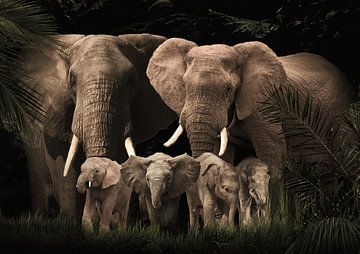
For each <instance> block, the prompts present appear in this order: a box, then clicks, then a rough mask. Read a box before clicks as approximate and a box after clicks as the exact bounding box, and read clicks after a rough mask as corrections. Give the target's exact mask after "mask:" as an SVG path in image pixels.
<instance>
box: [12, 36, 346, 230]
mask: <svg viewBox="0 0 360 254" xmlns="http://www.w3.org/2000/svg"><path fill="white" fill-rule="evenodd" d="M56 41H57V45H56V46H53V47H50V46H49V47H46V48H41V49H30V48H28V49H23V50H22V52H21V53H20V55H19V60H20V62H21V63H22V64H21V66H20V67H19V68H21V70H22V73H23V74H22V75H19V76H18V78H19V82H21V83H22V84H23V85H25V86H26V87H28V88H29V89H31V90H32V91H35V96H37V99H38V101H39V103H40V104H41V105H42V107H43V110H44V112H45V114H46V116H47V121H46V123H45V124H40V123H39V122H38V121H37V119H35V118H33V117H31V116H30V115H29V116H28V117H27V124H28V129H29V132H30V133H31V138H30V139H29V140H28V141H27V145H26V148H25V151H26V155H27V160H28V169H29V177H30V187H31V197H32V208H33V210H38V211H42V212H46V211H47V210H48V208H49V200H50V199H51V198H55V200H56V203H57V204H58V206H59V209H60V213H61V214H64V215H69V216H74V215H76V214H78V213H79V211H81V210H83V217H82V221H83V225H84V227H86V228H92V224H93V219H94V214H95V211H97V213H99V214H100V231H101V232H106V231H108V230H109V229H110V224H111V222H114V223H115V222H116V223H117V224H120V225H122V226H123V227H125V226H126V223H127V220H126V218H127V213H128V207H129V202H130V196H131V193H132V192H133V191H134V192H136V193H138V194H139V200H140V207H145V208H146V210H147V212H148V215H149V219H150V221H151V223H153V224H162V225H168V224H171V223H175V221H176V217H177V213H178V206H179V197H180V195H181V193H184V192H186V196H187V202H188V206H189V218H190V222H189V224H190V227H197V225H199V217H201V218H202V220H203V221H204V223H205V224H207V223H212V222H214V221H216V222H219V223H222V224H232V223H233V222H234V214H235V211H236V210H237V209H238V208H239V215H240V218H239V220H240V222H241V224H242V223H244V224H247V223H250V222H251V221H252V220H253V218H254V217H256V216H258V217H264V216H265V215H267V212H268V209H267V207H268V199H269V197H268V196H269V190H268V189H269V185H270V186H278V185H280V181H281V179H282V171H281V162H282V160H283V159H284V157H285V155H286V153H287V140H286V139H285V137H284V135H283V132H282V128H283V126H282V125H281V123H270V122H268V121H266V120H265V119H263V118H262V117H261V115H260V113H259V110H260V108H261V107H262V105H263V103H264V102H266V101H267V100H268V99H269V97H268V95H267V94H266V92H267V91H269V89H272V88H273V89H278V88H280V87H285V88H286V87H293V88H295V89H296V90H298V91H299V92H300V95H301V99H304V98H305V96H306V95H308V94H310V95H311V96H312V98H313V100H314V102H315V103H317V104H318V105H319V106H320V107H322V108H324V109H326V110H327V111H328V112H330V117H337V116H339V115H341V113H342V112H343V110H344V109H345V108H346V106H347V105H348V104H350V102H351V89H350V86H349V85H348V83H347V81H346V79H345V77H344V75H343V74H342V73H341V71H340V70H338V69H337V68H336V67H335V66H334V65H333V64H332V63H330V62H329V61H327V60H325V59H324V58H322V57H321V56H319V55H315V54H311V53H298V54H293V55H288V56H281V57H279V56H277V55H276V54H275V53H274V52H273V51H272V50H271V49H270V48H269V47H268V46H267V45H265V44H264V43H261V42H243V43H239V44H237V45H234V46H228V45H225V44H214V45H200V46H199V45H197V44H196V43H194V42H192V41H189V40H185V39H181V38H170V39H167V38H165V37H163V36H159V35H152V34H124V35H119V36H112V35H78V34H72V35H58V36H57V37H56ZM17 73H18V72H17ZM17 75H18V74H17ZM29 110H31V109H29ZM329 119H330V118H329ZM174 121H178V123H179V125H178V128H177V129H176V131H175V133H174V134H173V135H172V136H171V137H170V139H169V140H168V141H167V142H166V143H165V144H164V146H167V147H168V146H170V145H172V144H174V143H175V142H176V140H177V139H178V138H179V137H180V135H181V134H182V133H183V132H184V131H185V132H186V134H187V137H188V139H189V143H190V147H191V152H192V157H190V156H189V155H186V154H183V155H179V156H176V157H170V156H169V155H166V154H162V153H155V154H153V155H151V156H149V157H146V158H144V157H140V156H136V150H135V145H136V144H139V143H141V142H143V141H146V140H149V139H150V138H152V137H154V136H155V135H156V134H157V133H158V132H159V131H160V130H162V129H166V128H168V127H169V126H170V124H172V123H173V122H174ZM244 144H251V147H252V148H253V149H254V151H255V153H256V158H247V159H245V160H243V161H241V162H240V164H239V165H237V166H236V167H234V166H233V163H234V157H235V151H236V148H237V147H242V146H243V145H244ZM217 155H218V156H217ZM85 191H86V200H85V205H84V206H83V202H82V199H83V195H79V192H80V193H84V192H85ZM272 198H276V197H272ZM254 202H255V203H254ZM254 204H256V206H257V209H256V210H255V211H254V209H253V207H254Z"/></svg>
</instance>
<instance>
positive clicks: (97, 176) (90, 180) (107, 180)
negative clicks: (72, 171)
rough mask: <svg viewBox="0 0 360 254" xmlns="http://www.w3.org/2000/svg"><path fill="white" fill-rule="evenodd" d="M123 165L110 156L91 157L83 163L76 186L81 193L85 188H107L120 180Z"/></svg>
mask: <svg viewBox="0 0 360 254" xmlns="http://www.w3.org/2000/svg"><path fill="white" fill-rule="evenodd" d="M120 170H121V165H120V164H118V163H117V162H116V161H113V160H110V159H108V158H99V157H91V158H89V159H87V160H86V161H85V162H84V163H83V164H82V165H81V174H80V175H79V177H78V180H77V184H76V188H77V189H78V191H79V192H80V193H84V192H85V188H101V189H106V188H109V187H110V186H113V185H115V184H117V183H119V181H120Z"/></svg>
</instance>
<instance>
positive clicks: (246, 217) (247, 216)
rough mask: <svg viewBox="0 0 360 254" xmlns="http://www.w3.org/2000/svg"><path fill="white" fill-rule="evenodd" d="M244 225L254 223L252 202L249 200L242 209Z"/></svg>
mask: <svg viewBox="0 0 360 254" xmlns="http://www.w3.org/2000/svg"><path fill="white" fill-rule="evenodd" d="M241 217H242V223H243V225H250V224H251V223H252V216H251V202H247V203H246V204H245V205H244V207H243V209H242V211H241Z"/></svg>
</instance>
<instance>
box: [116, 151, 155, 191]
mask: <svg viewBox="0 0 360 254" xmlns="http://www.w3.org/2000/svg"><path fill="white" fill-rule="evenodd" d="M150 162H151V161H150V160H148V159H146V158H143V157H140V156H133V155H131V156H130V158H129V159H128V160H127V161H126V162H125V163H123V164H122V165H121V176H122V179H123V180H124V182H125V183H126V184H127V185H128V186H129V187H130V188H132V189H133V190H134V191H135V192H136V193H138V194H145V193H146V192H148V191H149V187H148V186H147V184H146V179H145V177H146V169H147V167H148V165H149V164H150Z"/></svg>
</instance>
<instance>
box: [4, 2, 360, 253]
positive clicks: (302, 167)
mask: <svg viewBox="0 0 360 254" xmlns="http://www.w3.org/2000/svg"><path fill="white" fill-rule="evenodd" d="M237 2H238V1H235V0H222V1H218V0H211V1H190V0H128V1H117V0H99V1H95V0H91V1H90V0H89V1H85V0H38V1H20V0H0V98H1V99H0V126H1V141H2V142H1V143H2V146H1V148H0V151H1V153H0V201H1V203H0V208H1V213H0V229H1V230H0V243H1V246H4V247H5V248H6V247H9V248H10V247H12V248H15V249H16V247H19V246H20V245H21V246H27V247H28V249H29V250H34V251H38V252H39V250H40V248H39V246H41V247H45V249H48V248H52V249H54V250H55V252H56V251H60V250H63V248H65V249H66V250H69V251H83V250H88V251H89V252H98V251H99V250H100V249H101V250H103V251H105V252H113V251H123V252H125V251H126V252H134V253H137V252H167V253H183V252H189V251H191V252H192V253H221V252H226V253H235V252H238V251H241V252H242V253H359V252H360V243H359V239H360V214H359V212H360V205H359V200H360V159H359V156H360V155H359V153H360V148H359V147H360V144H359V143H360V99H359V84H360V72H359V67H358V65H355V64H353V63H354V62H357V61H358V59H359V57H360V54H359V53H360V51H359V49H358V45H360V41H359V38H360V36H359V35H360V31H359V29H358V27H357V24H359V23H360V3H359V2H358V1H355V0H345V1H336V0H306V1H300V0H286V1H285V0H281V1H280V0H277V1H258V0H252V1H245V0H244V1H241V2H242V3H241V7H236V6H237V5H236V6H235V4H237ZM260 7H261V8H260ZM142 32H149V33H155V34H161V35H164V36H167V37H175V36H176V37H183V38H186V39H190V40H193V41H195V42H197V43H198V44H199V45H201V44H211V43H226V44H235V43H239V42H242V41H249V40H260V41H262V42H265V43H267V44H268V45H269V46H270V47H271V48H273V49H274V51H275V52H276V53H277V54H278V55H285V54H290V53H295V52H300V51H309V52H314V53H318V54H320V55H322V56H324V57H325V58H327V59H329V60H330V61H332V62H333V63H334V64H336V65H337V66H338V67H340V69H342V70H343V71H344V73H346V75H347V77H348V79H349V81H350V83H351V85H352V86H353V88H354V94H353V95H354V103H352V104H351V105H350V106H349V108H348V109H347V111H346V112H345V113H344V115H343V116H342V118H341V119H334V121H332V124H331V125H330V124H325V119H326V118H327V112H326V110H324V109H321V108H319V107H318V106H317V105H316V104H315V103H313V101H312V99H311V96H310V95H309V96H308V97H307V100H306V102H305V105H300V103H299V99H298V92H297V91H296V90H291V89H279V90H270V91H269V101H268V102H267V103H266V104H265V105H264V108H263V110H262V114H263V117H265V118H266V119H267V120H268V121H273V122H281V123H282V124H283V125H284V133H285V135H286V136H287V137H288V138H289V139H294V140H296V137H298V136H305V137H307V142H303V143H296V142H295V143H294V144H293V146H292V147H289V150H290V151H291V152H290V153H289V156H288V158H287V160H286V161H284V165H283V167H284V172H285V179H284V192H283V193H282V194H283V195H282V198H281V201H280V207H281V209H280V210H279V212H278V214H276V215H275V216H274V217H273V218H272V220H271V221H267V222H266V223H263V224H257V225H254V226H252V227H248V228H241V229H238V228H236V229H223V228H209V229H204V230H203V231H199V232H187V231H186V230H179V231H178V232H168V231H162V230H160V229H158V228H152V227H151V228H147V227H143V226H142V225H134V226H132V227H130V229H129V230H128V231H126V232H123V231H116V232H113V233H112V234H111V235H108V236H97V235H96V234H90V235H89V234H85V233H84V232H83V231H82V230H81V227H80V225H79V222H77V221H72V220H70V219H67V218H62V217H58V216H57V215H55V216H49V217H43V216H40V215H30V214H28V212H29V207H30V205H29V193H28V190H29V188H28V180H27V172H26V170H25V167H26V158H25V156H24V153H23V150H22V146H23V143H22V141H21V140H23V139H22V138H23V137H24V135H26V126H25V125H24V121H23V117H24V114H28V113H29V112H34V113H33V114H34V116H35V117H36V118H37V119H38V120H39V121H40V122H44V121H46V116H44V114H43V112H42V110H41V105H38V104H37V103H36V101H35V100H34V96H33V91H29V90H26V89H25V88H24V87H22V86H21V84H20V85H19V84H18V83H16V82H15V80H14V79H13V77H12V76H10V75H9V66H13V65H14V64H15V65H16V55H17V53H18V52H19V50H20V49H21V47H22V46H24V45H27V46H31V47H41V46H44V45H49V44H52V43H56V42H54V41H53V40H52V39H51V35H53V34H56V33H84V34H100V33H107V34H114V35H117V34H122V33H142ZM19 71H21V70H19ZM28 109H32V110H28ZM175 127H176V126H172V127H171V128H169V130H168V131H162V132H160V133H159V134H158V135H157V136H156V137H155V138H154V139H152V140H150V141H147V142H146V143H144V144H140V145H139V146H138V147H137V150H139V151H140V155H148V154H151V153H153V152H157V151H164V152H168V153H170V154H171V153H173V154H176V153H177V152H179V151H180V150H181V149H182V151H181V152H184V151H183V150H184V147H185V150H187V151H188V150H189V146H188V144H187V143H186V142H187V141H186V140H184V139H183V140H180V142H179V143H178V144H177V145H175V147H173V148H172V149H171V150H164V148H163V147H162V146H161V144H162V143H163V142H164V141H165V139H166V137H168V135H169V134H170V133H172V131H173V130H174V128H175ZM339 137H340V138H339ZM304 148H305V149H306V150H307V151H309V155H311V154H314V153H316V154H322V155H323V156H324V158H326V159H324V160H323V161H318V162H316V163H309V162H308V161H306V160H304V158H303V157H300V156H299V154H298V153H297V151H299V149H304ZM324 183H326V184H324ZM329 186H331V188H329ZM329 189H330V191H329ZM15 215H16V216H15ZM14 246H15V247H14ZM64 246H65V247H64ZM66 246H67V247H66ZM104 246H106V247H104Z"/></svg>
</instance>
